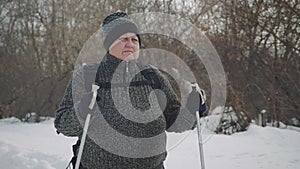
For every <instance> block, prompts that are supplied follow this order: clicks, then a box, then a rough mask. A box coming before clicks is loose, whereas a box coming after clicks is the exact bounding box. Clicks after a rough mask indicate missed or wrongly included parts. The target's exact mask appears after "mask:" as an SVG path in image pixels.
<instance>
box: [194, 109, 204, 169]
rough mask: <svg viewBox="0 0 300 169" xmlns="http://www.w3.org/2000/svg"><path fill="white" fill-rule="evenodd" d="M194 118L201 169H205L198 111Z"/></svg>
mask: <svg viewBox="0 0 300 169" xmlns="http://www.w3.org/2000/svg"><path fill="white" fill-rule="evenodd" d="M196 118H197V132H198V143H199V153H200V162H201V169H205V163H204V153H203V144H202V135H201V124H200V116H199V111H196Z"/></svg>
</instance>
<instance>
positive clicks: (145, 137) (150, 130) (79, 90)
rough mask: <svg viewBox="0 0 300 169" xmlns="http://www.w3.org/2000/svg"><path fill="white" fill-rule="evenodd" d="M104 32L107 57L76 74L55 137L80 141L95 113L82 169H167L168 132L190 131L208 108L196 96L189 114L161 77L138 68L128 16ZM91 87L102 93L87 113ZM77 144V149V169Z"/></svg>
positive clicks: (116, 16)
mask: <svg viewBox="0 0 300 169" xmlns="http://www.w3.org/2000/svg"><path fill="white" fill-rule="evenodd" d="M102 30H103V34H104V43H103V45H104V48H105V49H106V50H107V53H106V55H105V57H104V59H103V60H102V61H101V62H100V63H98V64H93V65H86V66H83V67H81V68H80V69H79V70H77V71H75V72H74V74H73V78H72V79H71V80H70V82H69V84H68V86H67V88H66V91H65V94H64V97H63V99H62V101H61V103H60V106H59V108H58V110H57V111H56V119H55V127H56V129H57V132H59V133H62V134H64V135H66V136H77V137H79V138H81V135H82V131H83V129H82V122H83V121H84V119H85V117H86V115H87V113H91V114H92V115H93V116H92V117H93V119H92V121H91V123H92V124H90V129H89V130H90V132H89V134H88V136H87V138H86V141H85V145H84V150H83V153H82V159H81V161H80V168H81V169H163V168H164V165H163V162H164V160H165V159H166V155H167V152H166V133H165V132H166V131H171V132H182V131H185V130H189V129H192V127H193V126H194V124H195V121H196V118H195V112H196V111H199V110H200V112H199V113H200V115H202V114H203V113H204V112H205V110H206V104H205V103H203V98H202V97H201V95H199V94H196V95H195V92H194V93H191V94H190V95H189V97H188V101H189V102H188V103H187V104H186V108H185V107H183V106H181V104H180V102H179V101H178V99H177V97H176V94H175V93H174V91H173V89H172V86H171V85H170V83H169V82H168V80H167V79H166V78H165V77H164V76H163V75H162V74H161V73H160V71H159V70H158V69H156V68H154V67H152V66H149V65H142V64H140V63H138V62H137V60H136V59H137V58H138V57H139V50H140V45H141V39H140V37H139V32H138V28H137V26H136V25H135V23H134V22H133V21H132V20H131V19H130V18H129V16H128V15H127V14H126V13H124V12H117V13H113V14H111V15H109V16H107V17H106V18H105V19H104V21H103V23H102ZM91 74H92V75H91ZM93 83H96V84H98V85H99V86H100V89H99V90H98V93H97V102H96V103H97V104H95V106H94V108H93V109H89V108H88V106H89V104H90V103H89V102H90V100H91V98H92V93H91V92H90V90H91V84H93ZM155 89H157V90H155ZM153 91H154V92H153ZM201 99H202V100H201ZM79 142H80V140H79V141H78V143H79ZM78 143H77V145H74V146H73V151H74V157H73V159H72V163H73V166H75V165H74V164H75V163H76V155H77V153H78Z"/></svg>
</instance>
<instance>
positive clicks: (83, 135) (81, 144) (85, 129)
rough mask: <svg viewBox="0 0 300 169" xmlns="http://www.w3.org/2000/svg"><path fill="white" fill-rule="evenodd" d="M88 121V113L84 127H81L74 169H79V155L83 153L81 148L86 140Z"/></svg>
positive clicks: (89, 116) (89, 115)
mask: <svg viewBox="0 0 300 169" xmlns="http://www.w3.org/2000/svg"><path fill="white" fill-rule="evenodd" d="M90 119H91V114H90V113H89V114H87V116H86V119H85V123H84V127H83V133H82V137H81V141H80V146H79V151H78V154H77V159H76V165H75V169H79V164H80V161H81V155H82V152H83V147H84V143H85V138H86V135H87V131H88V127H89V123H90Z"/></svg>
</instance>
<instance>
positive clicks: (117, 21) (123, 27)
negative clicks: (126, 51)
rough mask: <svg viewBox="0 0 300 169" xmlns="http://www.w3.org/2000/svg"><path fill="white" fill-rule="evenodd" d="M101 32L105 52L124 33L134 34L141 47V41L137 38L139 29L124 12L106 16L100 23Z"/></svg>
mask: <svg viewBox="0 0 300 169" xmlns="http://www.w3.org/2000/svg"><path fill="white" fill-rule="evenodd" d="M102 31H103V37H104V41H103V46H104V48H105V49H106V51H108V50H109V47H110V46H111V45H112V43H113V42H114V41H115V40H117V39H118V38H119V37H120V36H122V35H124V34H125V33H129V32H131V33H134V34H136V35H137V36H138V39H139V44H140V46H141V39H140V36H139V29H138V27H137V25H136V24H135V23H134V22H133V20H132V19H131V18H130V17H129V16H128V15H127V13H125V12H116V13H113V14H110V15H108V16H107V17H106V18H105V19H104V20H103V23H102Z"/></svg>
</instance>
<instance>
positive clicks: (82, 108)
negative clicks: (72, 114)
mask: <svg viewBox="0 0 300 169" xmlns="http://www.w3.org/2000/svg"><path fill="white" fill-rule="evenodd" d="M92 98H93V93H92V92H89V93H86V94H84V95H83V96H82V98H81V99H80V103H79V116H80V117H81V118H86V116H87V114H91V115H93V114H94V113H95V111H96V106H97V101H96V102H95V104H94V107H93V108H92V109H90V108H89V105H90V103H91V100H92ZM96 100H97V99H96Z"/></svg>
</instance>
